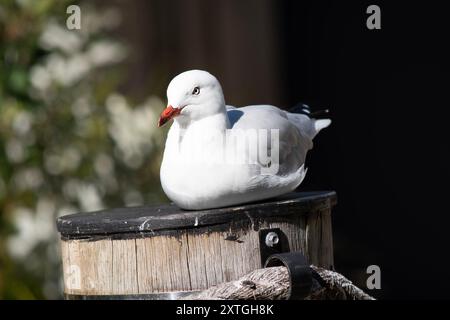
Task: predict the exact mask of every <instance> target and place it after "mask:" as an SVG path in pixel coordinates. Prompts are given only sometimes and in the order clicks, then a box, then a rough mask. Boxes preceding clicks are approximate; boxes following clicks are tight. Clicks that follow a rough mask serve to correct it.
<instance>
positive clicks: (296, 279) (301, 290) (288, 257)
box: [264, 252, 313, 300]
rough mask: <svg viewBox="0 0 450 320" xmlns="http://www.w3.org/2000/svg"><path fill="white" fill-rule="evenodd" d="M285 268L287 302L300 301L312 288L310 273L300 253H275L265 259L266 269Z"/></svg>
mask: <svg viewBox="0 0 450 320" xmlns="http://www.w3.org/2000/svg"><path fill="white" fill-rule="evenodd" d="M277 266H285V267H286V268H287V269H288V272H289V280H290V289H289V297H288V299H289V300H301V299H304V298H305V297H306V296H308V295H309V294H310V292H311V288H312V283H313V279H312V272H311V268H310V267H309V264H308V262H307V261H306V258H305V256H304V255H303V254H302V253H301V252H286V253H277V254H273V255H271V256H270V257H269V258H267V260H266V263H265V265H264V267H265V268H267V267H277Z"/></svg>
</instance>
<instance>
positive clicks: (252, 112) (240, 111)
mask: <svg viewBox="0 0 450 320" xmlns="http://www.w3.org/2000/svg"><path fill="white" fill-rule="evenodd" d="M227 113H228V117H229V120H230V123H231V126H232V128H233V129H243V130H248V129H258V130H261V129H262V130H267V132H268V134H267V144H266V145H267V149H268V150H267V153H266V154H267V155H269V154H270V159H271V160H275V161H276V160H277V161H278V164H275V165H278V167H277V172H276V174H277V175H281V176H285V175H289V174H292V173H294V172H297V171H298V169H299V168H300V167H301V166H302V165H303V164H304V162H305V158H306V153H307V151H308V150H309V149H311V147H312V140H311V139H310V138H309V137H308V136H307V135H305V134H302V132H301V131H300V130H299V128H298V127H297V125H296V124H295V123H293V122H292V121H291V120H290V119H289V118H288V115H287V113H286V112H285V111H283V110H281V109H278V108H277V107H274V106H270V105H258V106H248V107H243V108H230V109H229V110H228V112H227ZM271 129H278V139H276V132H275V133H274V132H271ZM271 134H275V136H274V139H273V142H274V143H278V148H277V145H275V144H273V143H271V142H272V141H271ZM255 143H259V141H255ZM262 152H263V154H264V152H266V150H263V151H262ZM277 155H278V159H276V158H277ZM268 165H274V163H263V162H259V167H258V168H256V171H260V172H261V170H265V171H267V166H268ZM255 174H257V172H255Z"/></svg>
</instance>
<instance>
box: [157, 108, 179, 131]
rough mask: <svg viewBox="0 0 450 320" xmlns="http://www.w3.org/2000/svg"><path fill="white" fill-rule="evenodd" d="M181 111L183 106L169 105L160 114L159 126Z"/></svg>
mask: <svg viewBox="0 0 450 320" xmlns="http://www.w3.org/2000/svg"><path fill="white" fill-rule="evenodd" d="M180 112H181V108H174V107H172V106H171V105H168V106H167V108H165V109H164V110H163V112H161V115H160V116H159V121H158V127H161V126H163V125H164V124H165V123H166V122H167V121H169V120H170V119H172V118H173V117H175V116H177V115H179V114H180Z"/></svg>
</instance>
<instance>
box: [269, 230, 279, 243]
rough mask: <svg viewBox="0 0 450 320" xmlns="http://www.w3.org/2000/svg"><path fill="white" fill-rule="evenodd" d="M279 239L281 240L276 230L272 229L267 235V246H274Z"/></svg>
mask: <svg viewBox="0 0 450 320" xmlns="http://www.w3.org/2000/svg"><path fill="white" fill-rule="evenodd" d="M278 241H280V238H279V237H278V234H276V233H275V232H273V231H272V232H269V233H268V234H267V235H266V246H268V247H273V246H275V245H276V244H277V243H278Z"/></svg>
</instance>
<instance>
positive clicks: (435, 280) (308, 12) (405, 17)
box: [117, 0, 450, 299]
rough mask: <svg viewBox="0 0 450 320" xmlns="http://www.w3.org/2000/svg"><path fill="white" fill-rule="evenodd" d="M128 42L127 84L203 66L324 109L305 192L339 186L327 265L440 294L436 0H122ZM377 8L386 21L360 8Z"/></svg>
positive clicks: (442, 88)
mask: <svg viewBox="0 0 450 320" xmlns="http://www.w3.org/2000/svg"><path fill="white" fill-rule="evenodd" d="M117 2H118V4H119V6H121V10H122V12H123V16H124V27H123V28H122V29H121V31H120V33H121V35H122V36H123V37H124V38H126V39H127V40H128V41H129V42H130V43H131V44H132V45H133V47H134V50H133V52H132V58H131V59H130V61H129V65H128V67H129V69H130V70H131V72H130V74H131V76H130V79H129V80H128V82H127V85H126V86H125V87H124V88H123V89H124V90H126V91H128V92H131V93H133V94H134V95H135V96H137V97H139V96H144V95H145V94H146V93H148V92H149V90H150V91H155V92H160V93H161V94H164V90H165V87H166V86H167V84H168V82H169V81H170V79H171V78H172V77H173V76H174V75H176V74H178V73H180V72H182V71H185V70H187V69H194V68H200V69H206V70H208V71H210V72H211V73H213V74H215V75H216V76H217V77H218V78H219V80H220V81H221V83H222V85H223V88H224V93H225V97H226V101H227V103H228V104H232V105H237V106H242V105H247V104H257V103H269V104H274V105H277V106H281V107H283V108H287V107H290V106H292V105H294V104H296V103H297V102H299V101H302V102H305V103H308V104H310V105H311V107H312V108H313V109H321V108H324V107H327V108H329V109H330V110H331V117H332V119H333V124H332V126H331V128H328V129H326V130H324V131H323V132H322V133H321V134H320V135H319V136H318V137H317V139H316V140H315V149H314V150H313V151H312V152H311V153H310V154H309V159H308V160H307V164H308V166H309V169H310V170H309V171H308V175H307V178H306V179H305V182H304V183H303V184H302V185H301V187H300V190H331V189H332V190H336V191H337V193H338V206H337V207H336V208H335V210H334V213H333V214H334V216H333V223H334V225H333V226H334V241H335V266H336V269H337V270H338V271H340V272H342V273H343V274H344V275H346V276H348V277H349V278H350V279H351V280H352V281H354V282H355V283H356V284H358V285H359V286H361V287H363V288H365V279H366V278H367V274H366V273H365V270H366V268H367V266H369V265H372V264H376V265H379V266H380V268H381V281H382V289H381V290H372V291H370V293H371V294H373V295H374V296H376V297H379V298H386V299H388V298H400V299H406V298H444V297H445V298H449V297H450V294H449V292H450V291H449V290H448V287H449V286H450V279H448V278H447V277H445V274H446V272H445V268H446V267H447V266H448V264H449V262H450V261H449V258H448V249H447V243H448V242H449V240H450V235H449V232H448V225H449V223H450V217H449V209H448V195H447V194H448V186H447V183H448V180H449V163H450V162H449V160H450V159H449V143H448V140H447V137H448V133H446V132H447V131H448V120H447V117H446V109H447V108H448V107H449V104H448V102H447V96H448V92H449V76H450V72H449V71H450V70H449V65H448V59H449V50H448V46H447V44H448V41H449V32H448V29H449V21H448V14H449V13H448V12H449V11H448V10H447V7H444V6H443V3H444V2H442V1H441V2H438V1H434V2H431V1H427V2H421V3H412V2H410V1H389V2H380V1H370V2H368V1H261V0H250V1H236V0H234V1H188V0H182V1H175V0H171V1H132V2H126V4H124V2H121V1H117ZM370 4H377V5H379V6H380V8H381V23H382V29H381V30H368V29H367V28H366V19H367V17H368V14H366V8H367V7H368V6H369V5H370ZM161 75H164V76H163V77H161Z"/></svg>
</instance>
